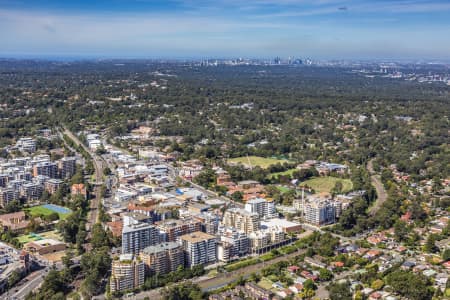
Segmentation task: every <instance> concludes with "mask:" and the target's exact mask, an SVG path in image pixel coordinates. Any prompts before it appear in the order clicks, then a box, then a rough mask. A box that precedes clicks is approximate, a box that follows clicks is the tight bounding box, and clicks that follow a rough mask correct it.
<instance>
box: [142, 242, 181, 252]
mask: <svg viewBox="0 0 450 300" xmlns="http://www.w3.org/2000/svg"><path fill="white" fill-rule="evenodd" d="M178 247H180V244H178V243H176V242H167V243H161V244H157V245H154V246H149V247H147V248H145V249H144V250H142V253H145V254H156V253H159V252H162V251H166V250H173V249H176V248H178Z"/></svg>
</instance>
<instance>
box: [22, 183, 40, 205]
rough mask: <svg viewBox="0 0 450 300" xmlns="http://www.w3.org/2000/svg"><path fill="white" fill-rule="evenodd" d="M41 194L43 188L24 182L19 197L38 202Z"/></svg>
mask: <svg viewBox="0 0 450 300" xmlns="http://www.w3.org/2000/svg"><path fill="white" fill-rule="evenodd" d="M43 192H44V187H43V186H42V185H41V184H39V183H35V182H25V183H24V184H22V185H21V187H20V196H22V197H23V198H25V199H26V200H27V201H34V200H39V198H41V196H42V193H43Z"/></svg>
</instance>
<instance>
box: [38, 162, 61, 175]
mask: <svg viewBox="0 0 450 300" xmlns="http://www.w3.org/2000/svg"><path fill="white" fill-rule="evenodd" d="M38 175H44V176H48V177H50V178H58V165H57V164H56V163H54V162H49V161H47V162H40V163H37V164H36V165H34V166H33V176H34V177H36V176H38Z"/></svg>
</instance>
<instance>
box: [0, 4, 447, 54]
mask: <svg viewBox="0 0 450 300" xmlns="http://www.w3.org/2000/svg"><path fill="white" fill-rule="evenodd" d="M449 16H450V3H449V2H447V1H439V0H433V1H423V0H407V1H406V0H405V1H403V0H402V1H388V0H382V1H377V3H376V4H375V3H373V1H367V0H353V1H352V0H350V1H339V0H321V1H308V0H299V1H296V0H281V1H275V0H250V1H246V2H245V4H242V3H241V1H235V0H231V1H224V0H219V1H214V3H210V2H209V1H203V0H200V1H192V0H173V1H147V0H136V1H123V0H114V1H76V2H75V1H70V2H61V1H53V0H49V1H21V2H16V1H10V0H0V28H1V29H0V39H2V46H1V47H0V56H2V57H43V56H45V57H52V56H60V57H68V56H73V57H115V58H200V57H239V56H243V57H256V58H261V57H274V56H285V57H287V56H295V57H312V58H315V59H438V60H439V59H442V60H448V59H450V54H449V53H450V51H449V50H450V41H449V40H448V39H446V38H445V37H446V36H449V35H450V18H449Z"/></svg>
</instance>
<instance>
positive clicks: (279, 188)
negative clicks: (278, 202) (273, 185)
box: [277, 185, 291, 194]
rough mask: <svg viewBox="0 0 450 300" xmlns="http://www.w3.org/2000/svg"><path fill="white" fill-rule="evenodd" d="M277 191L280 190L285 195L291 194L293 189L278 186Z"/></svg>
mask: <svg viewBox="0 0 450 300" xmlns="http://www.w3.org/2000/svg"><path fill="white" fill-rule="evenodd" d="M277 189H278V190H279V191H280V192H282V193H283V194H284V193H287V192H289V191H290V190H291V189H290V188H288V187H285V186H280V185H277Z"/></svg>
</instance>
